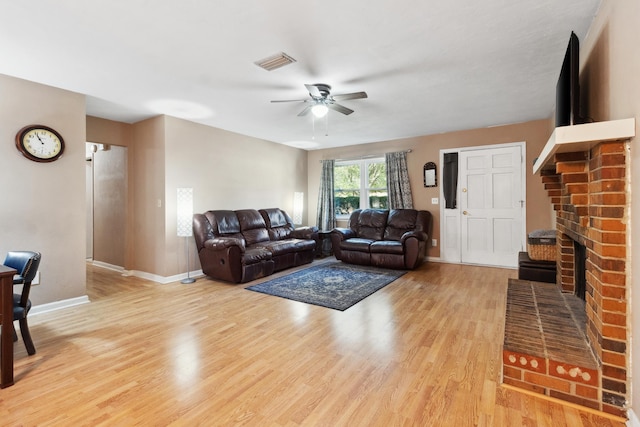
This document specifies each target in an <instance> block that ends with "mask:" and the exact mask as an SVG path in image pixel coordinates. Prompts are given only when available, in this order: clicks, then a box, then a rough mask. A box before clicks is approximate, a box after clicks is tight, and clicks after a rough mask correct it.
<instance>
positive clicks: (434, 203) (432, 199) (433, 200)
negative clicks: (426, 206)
mask: <svg viewBox="0 0 640 427" xmlns="http://www.w3.org/2000/svg"><path fill="white" fill-rule="evenodd" d="M431 204H432V205H437V204H438V198H437V197H432V198H431Z"/></svg>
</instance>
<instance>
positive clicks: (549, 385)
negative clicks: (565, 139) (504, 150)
mask: <svg viewBox="0 0 640 427" xmlns="http://www.w3.org/2000/svg"><path fill="white" fill-rule="evenodd" d="M627 151H628V144H627V143H625V142H621V141H614V142H602V143H600V144H598V145H596V146H595V147H594V148H592V149H591V150H590V151H585V152H575V153H560V154H556V155H555V169H553V170H551V171H549V170H542V171H541V176H542V181H543V183H544V185H545V188H546V190H547V192H548V194H549V196H550V197H551V201H552V203H553V207H554V210H555V212H556V237H557V245H556V249H557V258H556V261H557V271H558V276H557V289H558V290H560V291H562V292H564V293H568V294H569V296H571V298H575V297H573V293H574V291H575V277H574V276H575V274H574V264H575V262H574V241H576V242H578V243H579V244H581V245H583V246H585V247H586V260H585V265H586V296H585V298H586V303H585V304H584V314H583V320H581V322H584V323H583V324H582V325H580V326H579V327H578V329H581V330H582V331H583V332H582V331H570V333H571V334H577V335H579V336H580V339H584V341H585V342H586V343H587V345H588V346H589V350H590V351H589V353H590V354H592V355H593V356H595V359H594V364H593V365H591V364H589V363H586V362H585V360H584V359H582V358H581V357H582V356H579V355H578V354H576V353H575V352H574V351H573V349H572V346H571V345H569V344H568V343H569V341H568V340H567V341H565V342H564V343H563V338H562V337H563V336H564V334H566V333H567V332H568V331H569V330H570V328H569V326H568V324H566V323H563V321H564V320H563V318H562V316H559V317H558V318H557V319H555V320H553V319H552V320H548V319H547V320H543V319H538V320H536V321H537V322H541V323H542V324H544V322H547V324H548V325H549V326H551V325H556V326H557V328H556V329H555V332H557V333H558V334H559V338H560V340H559V341H556V342H557V343H558V344H559V345H560V348H558V349H554V352H555V351H556V350H560V353H556V354H553V355H552V354H551V352H550V351H549V348H548V345H547V347H546V348H545V347H544V346H541V348H537V346H535V345H534V346H533V348H531V347H526V346H525V347H522V348H514V347H513V342H511V341H510V340H511V338H509V339H508V337H507V336H506V335H505V347H504V354H503V377H504V382H505V383H512V385H516V386H520V387H522V388H526V389H528V390H531V391H536V392H539V393H542V394H546V395H549V396H554V397H558V398H560V399H563V400H567V401H570V402H573V403H578V404H581V405H584V406H588V407H592V408H595V409H599V410H601V411H604V412H608V413H611V414H614V415H617V416H623V417H624V416H626V403H627V400H628V389H627V370H628V363H629V355H628V339H629V336H628V331H627V313H628V302H627V301H628V300H627V298H628V290H627V274H626V257H627V247H626V242H627V234H626V233H627V220H628V213H629V209H628V195H627V192H626V191H627V180H628V173H627ZM529 283H532V285H531V286H530V288H531V289H533V291H531V294H532V298H533V299H534V300H535V299H538V297H536V295H538V292H539V291H540V292H542V291H543V288H545V287H547V286H548V285H545V284H541V283H538V282H529ZM551 286H553V285H551ZM521 297H522V296H521V295H520V296H518V297H517V298H521ZM560 297H561V298H560V301H566V300H567V298H568V296H566V295H560ZM512 298H514V295H512V296H511V297H510V298H509V299H512ZM542 298H551V299H554V298H558V297H557V296H556V297H554V296H550V295H549V294H547V292H546V291H545V292H544V296H542ZM529 303H530V304H532V305H534V306H535V304H533V303H531V302H529ZM529 303H527V304H529ZM539 303H540V301H539V300H538V306H537V307H538V309H539ZM509 304H510V305H511V306H512V308H513V307H514V304H515V306H516V307H517V311H518V312H525V311H526V312H529V311H530V310H528V309H527V310H525V308H524V307H523V306H522V305H518V303H517V302H516V301H508V305H509ZM561 305H562V304H561ZM565 305H566V304H565ZM574 318H576V316H574ZM520 320H521V319H520ZM565 320H566V319H565ZM507 323H508V324H507V325H506V328H505V330H506V331H510V332H509V334H513V333H514V332H512V331H513V330H514V329H516V330H517V329H518V328H519V326H518V323H522V322H521V321H516V322H513V320H507ZM511 323H513V324H511ZM521 327H522V328H523V331H525V329H524V326H523V325H521ZM529 332H530V331H529ZM583 334H584V335H583ZM583 337H584V338H583ZM508 341H509V342H508ZM543 341H546V342H547V344H548V342H549V341H550V339H549V338H545V335H543ZM510 352H511V353H510ZM512 353H513V354H512ZM536 358H537V359H536ZM534 360H536V362H535V363H534V364H535V365H536V367H535V368H533V367H532V365H531V361H534ZM554 360H555V361H556V362H561V364H566V365H567V366H569V368H567V366H565V365H562V366H558V365H556V366H555V367H554V366H553V362H552V361H554ZM523 362H526V364H527V366H528V367H526V366H523V365H522V363H523ZM543 367H544V369H547V368H548V369H547V370H546V371H545V373H544V374H543V373H542V371H540V370H542V369H543ZM516 369H517V370H519V371H520V372H518V371H516ZM572 369H573V371H572ZM560 372H568V373H571V372H573V374H575V375H576V376H575V377H571V378H570V377H566V378H559V377H558V376H559V373H560ZM579 372H581V373H584V372H588V373H589V374H588V375H586V377H588V378H589V379H588V381H586V380H585V379H584V378H582V377H581V376H580V375H582V374H579ZM560 377H562V375H560ZM572 378H573V379H572ZM576 378H577V379H579V381H576V380H575V379H576ZM580 378H582V379H580ZM585 381H586V383H585ZM583 383H584V384H583ZM559 389H560V390H559Z"/></svg>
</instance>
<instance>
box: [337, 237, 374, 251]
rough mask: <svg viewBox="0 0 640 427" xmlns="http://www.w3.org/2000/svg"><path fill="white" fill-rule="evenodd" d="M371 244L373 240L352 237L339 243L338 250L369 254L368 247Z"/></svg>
mask: <svg viewBox="0 0 640 427" xmlns="http://www.w3.org/2000/svg"><path fill="white" fill-rule="evenodd" d="M373 242H375V240H372V239H361V238H359V237H354V238H352V239H347V240H344V241H342V242H340V250H343V251H358V252H369V246H371V244H372V243H373Z"/></svg>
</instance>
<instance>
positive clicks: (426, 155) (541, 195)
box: [308, 120, 552, 257]
mask: <svg viewBox="0 0 640 427" xmlns="http://www.w3.org/2000/svg"><path fill="white" fill-rule="evenodd" d="M550 134H551V129H550V127H549V121H548V120H538V121H534V122H528V123H521V124H516V125H509V126H498V127H492V128H486V129H473V130H468V131H460V132H450V133H443V134H438V135H428V136H420V137H416V138H407V139H400V140H394V141H385V142H377V143H372V144H362V145H353V146H350V147H341V148H333V149H326V150H317V151H311V152H309V190H308V192H309V197H310V204H309V217H308V219H309V222H310V223H312V224H315V212H316V209H317V199H318V188H319V185H320V168H321V164H320V160H326V159H352V158H359V157H362V156H369V155H384V153H386V152H394V151H401V150H407V149H411V153H409V154H408V155H407V167H408V168H409V179H410V180H411V191H412V193H413V204H414V207H415V208H416V209H423V210H428V211H430V212H431V213H432V215H433V217H434V221H433V232H432V236H431V238H433V239H438V242H440V241H441V239H440V206H439V205H432V204H431V198H433V197H440V183H439V184H438V187H435V188H425V187H424V184H423V177H422V171H423V166H424V164H425V163H427V162H434V163H435V164H436V165H437V167H438V174H439V173H440V170H441V165H440V150H441V149H448V148H461V147H472V146H482V145H492V144H504V143H510V142H522V141H525V142H526V147H527V148H526V180H527V184H526V192H527V194H526V197H527V198H526V200H527V202H526V203H527V231H531V230H535V229H538V228H549V227H550V226H551V225H552V209H551V201H550V200H549V198H548V196H547V193H546V191H545V190H544V187H543V186H542V182H541V180H540V177H539V176H537V175H536V176H533V175H532V168H531V165H533V160H534V159H535V158H536V157H537V156H538V154H539V153H540V151H541V150H542V147H543V146H544V144H546V142H547V139H548V138H549V135H550ZM427 255H428V256H431V257H439V256H440V246H439V245H438V246H437V247H429V248H428V250H427Z"/></svg>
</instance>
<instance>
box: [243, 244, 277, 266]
mask: <svg viewBox="0 0 640 427" xmlns="http://www.w3.org/2000/svg"><path fill="white" fill-rule="evenodd" d="M272 257H273V256H272V254H271V252H270V251H269V250H268V249H266V248H261V247H255V246H254V247H252V248H249V249H247V250H246V251H245V252H244V254H243V255H242V263H243V264H244V265H250V264H255V263H257V262H261V261H269V260H271V258H272Z"/></svg>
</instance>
